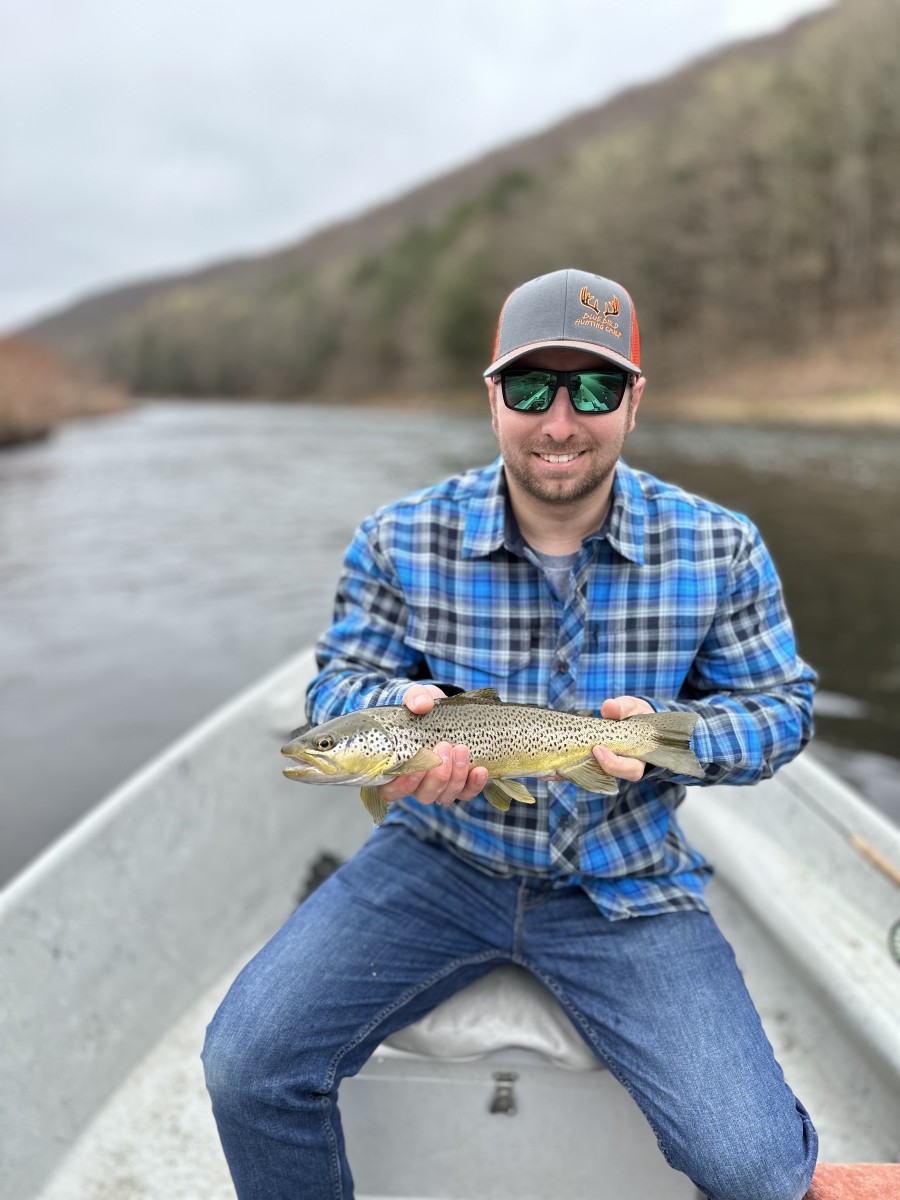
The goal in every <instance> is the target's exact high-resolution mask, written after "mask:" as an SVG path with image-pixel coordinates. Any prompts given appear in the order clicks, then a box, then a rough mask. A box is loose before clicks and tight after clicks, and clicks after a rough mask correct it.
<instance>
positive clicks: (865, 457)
mask: <svg viewBox="0 0 900 1200" xmlns="http://www.w3.org/2000/svg"><path fill="white" fill-rule="evenodd" d="M494 453H495V447H494V442H493V438H492V435H491V431H490V426H489V423H488V420H487V417H486V416H485V417H477V416H465V415H455V414H447V415H443V414H438V413H434V412H426V413H418V412H411V411H409V410H403V411H385V410H376V409H366V408H334V407H328V406H318V405H316V406H287V405H269V404H217V403H196V402H194V403H180V402H175V401H166V402H162V401H161V402H152V403H146V404H142V405H140V406H138V407H136V408H135V409H133V410H130V411H129V412H127V413H125V414H122V415H117V416H111V417H103V418H93V419H90V420H84V421H77V422H71V423H69V424H68V425H66V426H65V427H64V428H62V429H61V430H60V431H59V432H58V433H57V434H56V435H55V436H54V437H53V438H51V439H50V440H48V441H46V442H43V443H39V444H34V445H30V446H25V447H20V448H18V449H13V450H7V451H5V452H3V453H2V454H0V883H2V882H3V881H5V880H6V879H8V878H9V877H10V876H11V875H12V874H13V873H15V872H16V871H17V870H19V869H20V868H21V867H22V866H23V865H25V864H26V863H27V862H28V861H29V860H30V859H31V858H33V857H34V855H36V854H37V853H38V852H39V851H40V850H41V849H42V848H44V847H45V846H46V845H48V844H49V842H51V841H52V840H53V839H54V838H55V837H56V836H58V835H59V834H60V833H61V832H62V831H63V830H64V829H66V828H67V827H68V826H69V825H70V824H71V823H72V822H73V821H74V820H75V819H76V818H78V817H79V816H81V815H82V814H83V813H84V812H86V811H87V810H88V809H89V808H91V807H92V806H93V805H94V804H95V803H96V802H97V801H98V800H99V799H101V798H102V797H103V796H104V795H105V794H106V793H107V792H108V791H109V790H110V789H111V788H113V787H114V786H115V785H116V784H118V783H119V782H121V781H122V780H123V779H124V778H125V777H127V776H128V775H129V774H130V773H131V772H132V771H134V770H135V769H136V768H138V767H139V766H140V765H141V764H142V763H143V762H145V761H146V760H147V759H148V758H149V757H150V756H151V755H152V754H154V753H155V752H156V751H158V750H160V749H161V748H162V747H164V746H165V745H166V744H167V743H168V742H169V741H171V740H172V739H173V738H175V737H177V736H178V735H179V734H181V733H182V732H183V731H184V730H185V729H186V728H187V727H188V726H189V725H191V724H192V723H193V722H195V721H197V720H199V719H200V718H201V717H203V716H204V715H205V714H206V713H207V712H209V710H210V709H211V708H213V707H214V706H216V705H217V704H219V703H221V702H223V701H225V700H227V699H228V698H229V696H231V695H232V694H233V693H234V692H235V691H236V690H238V689H239V688H241V687H243V686H245V685H246V684H248V683H251V682H252V681H253V680H254V679H256V678H257V677H258V676H259V675H260V674H262V673H263V672H264V671H266V670H268V669H269V668H271V667H274V666H276V665H277V664H278V663H279V662H280V661H281V660H282V659H283V658H285V657H286V656H287V655H289V654H291V653H293V652H294V651H296V650H298V649H300V648H301V647H303V646H305V645H307V644H309V643H310V642H311V641H313V640H314V639H315V637H316V636H317V635H318V633H319V632H320V630H321V629H322V628H323V626H324V625H326V624H327V622H328V620H329V616H330V610H331V601H332V595H333V591H334V586H335V583H336V581H337V576H338V572H339V569H340V561H341V557H342V555H343V551H344V549H345V547H346V545H347V542H348V541H349V539H350V537H351V536H352V534H353V531H354V529H355V527H356V525H357V523H358V522H359V520H360V519H361V518H362V517H364V516H365V515H366V514H367V513H369V512H371V511H372V510H373V509H374V508H375V507H376V506H377V505H379V504H381V503H383V502H385V501H387V500H389V499H392V498H394V497H396V496H399V495H402V494H403V493H404V492H407V491H410V490H412V489H414V488H417V487H420V486H424V485H426V484H428V483H431V482H434V481H436V480H438V479H440V478H443V477H445V476H446V475H449V474H452V473H453V472H454V471H456V470H459V469H462V468H464V467H466V466H470V465H476V464H480V463H484V462H487V461H489V460H490V459H491V458H492V457H493V456H494ZM626 457H627V459H628V460H629V461H630V462H631V463H632V465H634V466H640V467H645V468H647V469H650V470H653V471H655V472H656V473H658V474H661V475H663V476H664V477H667V478H670V479H673V480H674V481H675V482H677V483H680V484H682V485H683V486H686V487H689V488H691V489H692V490H694V491H697V492H699V493H701V494H702V495H706V496H709V497H710V498H712V499H714V500H717V501H719V502H721V503H724V504H727V505H729V506H731V507H734V508H737V509H738V510H739V511H742V512H746V513H748V514H749V515H750V516H751V517H752V518H753V519H754V520H755V521H756V522H757V524H758V525H759V526H760V528H761V529H762V532H763V535H764V537H765V539H766V541H767V543H768V544H769V546H770V548H771V550H772V552H773V555H774V557H775V560H776V562H777V564H778V567H779V569H780V571H781V574H782V577H783V579H784V583H785V589H786V592H787V597H788V603H789V607H790V609H791V612H792V614H793V617H794V622H795V625H796V628H797V633H798V638H799V643H800V649H801V652H802V653H803V655H804V656H805V657H806V658H807V659H808V660H809V661H810V662H812V663H813V665H814V666H815V667H816V668H817V669H818V670H819V672H820V676H821V686H822V691H821V693H820V699H819V704H818V730H819V733H818V736H817V739H816V742H815V743H814V749H815V752H817V753H818V754H819V755H820V756H822V757H824V758H825V759H826V761H827V762H828V763H829V764H830V765H831V766H832V767H833V768H834V769H836V770H837V771H838V772H839V773H841V774H843V775H844V776H845V777H846V778H848V779H850V780H851V781H852V782H854V783H855V784H856V786H857V787H858V788H859V789H860V790H861V791H862V792H863V793H864V794H866V795H867V796H869V798H870V799H871V800H872V801H873V802H874V803H875V804H877V805H878V806H879V807H881V808H882V809H883V810H884V811H886V812H888V813H889V814H890V815H891V816H892V817H893V818H894V819H895V820H898V821H900V705H898V698H900V621H898V613H900V549H898V546H900V537H898V530H900V488H898V464H900V435H898V434H897V433H894V432H889V433H884V432H866V431H840V432H834V431H807V430H787V429H777V430H773V429H764V428H761V429H756V428H747V427H744V426H702V427H700V426H684V425H682V426H673V425H668V424H662V423H655V424H650V423H647V424H645V425H644V426H643V427H642V428H640V429H638V430H637V431H636V432H635V434H634V435H632V438H631V440H630V441H629V444H628V447H627V451H626ZM276 766H277V764H276Z"/></svg>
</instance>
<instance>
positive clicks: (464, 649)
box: [406, 610, 532, 700]
mask: <svg viewBox="0 0 900 1200" xmlns="http://www.w3.org/2000/svg"><path fill="white" fill-rule="evenodd" d="M531 638H532V630H531V628H530V626H529V625H528V624H526V623H524V622H518V621H513V622H497V623H496V624H494V623H492V622H491V621H490V619H489V618H485V617H484V615H483V614H482V619H481V620H479V621H474V620H473V621H466V620H464V619H461V618H460V616H459V614H458V613H456V612H452V611H450V610H447V611H444V612H442V613H441V614H440V616H438V617H436V618H434V619H428V620H424V619H422V618H421V617H413V619H412V620H411V622H410V625H409V628H408V630H407V634H406V641H407V642H408V644H409V645H410V646H412V647H414V648H415V649H416V650H418V651H419V653H420V654H422V656H423V657H424V659H425V662H426V664H427V668H426V669H427V673H428V678H430V679H433V680H434V681H435V682H436V683H438V684H441V683H449V684H452V685H453V686H454V687H460V688H463V689H464V690H465V691H471V690H472V689H473V688H482V687H496V688H497V690H498V691H499V692H500V695H501V697H502V698H503V699H504V700H506V699H509V697H508V696H507V695H506V692H507V690H508V686H504V685H508V684H509V681H510V677H511V676H514V675H517V674H519V673H520V672H522V671H525V669H526V668H527V667H528V666H529V664H530V663H531V661H532V649H531Z"/></svg>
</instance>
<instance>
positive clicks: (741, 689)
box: [308, 459, 815, 919]
mask: <svg viewBox="0 0 900 1200" xmlns="http://www.w3.org/2000/svg"><path fill="white" fill-rule="evenodd" d="M317 661H318V665H319V668H320V671H319V674H318V675H317V676H316V678H315V679H314V680H313V682H312V683H311V685H310V688H309V693H308V710H309V718H310V720H311V721H312V722H313V723H315V724H318V723H320V722H322V721H325V720H328V719H329V718H331V717H336V716H339V715H341V714H343V713H347V712H351V711H352V710H354V709H357V708H363V707H368V706H371V705H375V704H398V703H400V700H401V697H402V696H403V693H404V691H405V690H406V688H407V687H408V686H409V684H410V682H411V681H413V680H417V681H423V682H431V683H436V684H437V685H438V686H448V685H449V686H451V687H454V688H461V689H470V688H480V687H487V686H492V687H496V688H497V690H498V691H499V693H500V696H501V698H502V699H504V700H508V701H515V702H519V703H531V704H543V705H548V706H550V707H552V708H558V709H563V710H568V711H576V710H580V711H590V712H592V713H595V714H597V715H599V708H600V705H601V704H602V702H603V701H604V700H605V699H607V698H608V697H611V696H620V695H634V696H642V697H644V698H646V699H647V700H648V701H649V702H650V703H651V704H652V706H653V707H654V708H655V709H658V710H664V709H688V710H691V711H694V712H697V713H698V714H699V716H700V720H699V721H698V722H697V725H696V728H695V730H694V734H693V738H692V742H691V744H692V746H693V748H694V750H695V752H696V754H697V756H698V758H699V759H700V761H701V763H702V764H704V767H705V769H706V778H705V780H703V781H699V782H701V783H733V784H751V783H755V782H756V781H758V780H760V779H763V778H765V777H767V776H769V775H771V774H772V773H773V772H774V771H775V770H777V768H778V767H779V766H781V765H782V764H784V763H786V762H788V761H789V760H790V759H791V758H793V757H794V756H795V755H796V754H797V752H798V751H799V750H800V749H801V748H802V746H803V745H805V743H806V742H807V741H808V739H809V737H810V735H811V732H812V694H813V686H814V682H815V675H814V673H813V672H812V671H811V670H810V668H809V667H807V666H806V664H805V663H804V662H803V661H802V660H801V659H799V658H798V656H797V653H796V649H795V644H794V636H793V632H792V628H791V623H790V620H789V618H788V615H787V612H786V610H785V607H784V602H783V599H782V591H781V584H780V582H779V579H778V576H777V574H776V572H775V568H774V566H773V564H772V560H771V558H770V557H769V554H768V552H767V551H766V548H765V546H764V545H763V543H762V541H761V539H760V536H759V534H758V532H757V530H756V529H755V528H754V526H753V525H752V524H751V522H750V521H749V520H748V519H747V518H746V517H743V516H739V515H737V514H735V513H732V512H729V511H728V510H726V509H723V508H721V507H719V506H718V505H716V504H713V503H711V502H709V501H707V500H703V499H701V498H699V497H697V496H693V495H690V494H689V493H687V492H684V491H682V490H681V489H679V488H676V487H674V486H672V485H670V484H666V483H663V482H661V481H660V480H658V479H656V478H655V477H653V476H652V475H648V474H645V473H643V472H639V471H635V470H633V469H631V468H630V467H628V466H626V465H625V464H624V463H623V462H620V463H619V464H618V465H617V468H616V474H615V479H614V486H613V494H612V501H611V505H610V510H609V514H608V517H607V520H606V522H605V523H604V525H603V527H602V528H601V529H600V530H598V531H597V532H596V533H594V534H592V535H591V536H589V537H588V538H586V539H585V541H584V542H583V543H582V546H581V549H580V551H579V553H578V556H577V559H576V561H575V564H574V566H573V568H572V574H571V581H570V590H569V595H568V598H567V599H566V600H565V601H562V600H561V599H560V598H559V596H558V595H557V594H556V592H555V590H554V588H553V586H552V584H551V582H550V581H549V579H548V577H547V576H546V574H545V573H544V572H543V570H542V569H541V568H540V566H539V564H538V560H537V559H536V557H535V556H534V554H533V552H532V551H531V550H530V548H529V547H528V546H527V545H526V544H525V543H524V542H523V540H522V538H521V535H520V534H519V532H518V528H517V526H516V523H515V519H514V517H513V515H512V511H511V509H510V507H509V503H508V499H507V493H506V483H505V476H504V473H503V470H502V463H501V461H500V460H499V459H498V460H497V461H496V462H494V463H493V464H492V465H490V466H488V467H484V468H481V469H478V470H472V471H468V472H466V473H465V474H462V475H459V476H456V477H455V478H453V479H449V480H447V481H446V482H444V483H442V484H440V485H438V486H436V487H433V488H429V489H428V490H426V491H422V492H418V493H416V494H414V495H412V496H409V497H407V498H406V499H403V500H400V501H398V502H396V503H393V504H390V505H388V506H386V507H385V508H383V509H381V510H379V511H378V512H377V513H376V514H375V515H374V516H372V517H370V518H369V519H368V520H366V521H365V522H364V523H363V525H362V526H361V527H360V529H359V530H358V532H357V534H356V537H355V538H354V540H353V542H352V544H351V546H350V548H349V550H348V552H347V556H346V559H345V563H344V570H343V574H342V577H341V581H340V584H339V588H338V594H337V600H336V608H335V615H334V623H333V625H332V626H331V628H330V629H329V630H328V632H327V633H325V634H324V636H323V637H322V638H321V639H320V641H319V643H318V646H317ZM697 782H698V781H697V780H694V779H688V778H686V777H680V776H675V775H673V774H672V773H670V772H668V771H665V770H663V769H661V768H658V767H648V768H647V770H646V772H645V774H644V777H643V778H642V779H641V780H640V781H639V782H637V783H626V782H624V781H622V782H620V784H619V791H618V794H617V795H615V796H606V795H594V794H592V793H589V792H586V791H584V790H583V789H581V788H579V787H576V786H575V785H574V784H571V783H568V782H564V781H545V782H541V781H538V782H535V781H533V780H531V781H529V785H528V786H529V790H530V791H531V792H532V794H533V795H535V797H536V799H537V803H536V804H535V805H534V806H525V805H519V804H513V806H512V807H511V808H510V810H509V811H508V812H506V813H502V812H499V811H498V810H497V809H495V808H493V807H492V806H491V805H490V804H488V803H487V801H486V800H485V798H484V796H483V795H479V796H478V797H476V798H475V800H473V801H471V802H469V803H457V804H453V805H450V806H448V807H440V808H439V807H436V806H426V805H421V804H417V803H416V802H415V800H413V799H412V798H407V799H405V800H402V801H400V802H398V803H395V804H392V805H391V808H390V811H389V814H388V817H387V819H386V820H387V821H388V822H394V821H400V822H402V823H403V824H404V825H406V826H408V827H409V828H410V829H411V830H412V831H413V832H414V833H416V834H417V835H418V836H420V837H423V838H426V839H437V840H439V841H441V842H443V843H445V844H446V845H447V846H448V847H449V848H450V849H452V850H453V851H454V852H456V853H457V854H459V855H461V856H462V857H464V858H465V859H467V860H468V861H470V862H471V863H472V864H474V865H475V866H477V867H479V868H481V869H482V870H487V871H491V872H495V873H501V874H509V875H517V876H539V877H542V878H544V879H550V880H552V881H553V883H554V885H556V886H560V887H563V886H580V887H583V888H584V889H585V891H586V892H587V893H588V895H590V897H591V898H592V899H593V900H594V902H595V903H596V904H597V906H598V908H599V909H600V910H601V912H603V913H604V914H605V915H606V916H607V917H609V918H611V919H618V918H622V917H629V916H638V915H648V914H652V913H662V912H670V911H673V910H676V909H683V908H699V909H705V907H706V905H705V901H704V885H705V882H706V879H707V878H708V876H709V874H710V868H709V866H708V864H707V863H706V862H705V861H704V859H703V857H702V855H700V854H699V853H698V852H697V851H696V850H694V849H693V848H692V847H690V846H689V845H688V843H687V841H686V840H685V838H684V835H683V834H682V831H681V829H680V827H679V824H678V821H677V819H676V812H675V810H676V808H677V806H678V804H679V803H680V802H681V800H682V799H683V798H684V795H685V786H684V785H685V784H686V783H697Z"/></svg>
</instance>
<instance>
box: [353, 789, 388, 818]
mask: <svg viewBox="0 0 900 1200" xmlns="http://www.w3.org/2000/svg"><path fill="white" fill-rule="evenodd" d="M359 795H360V799H361V800H362V802H363V804H364V805H365V806H366V809H367V810H368V813H369V816H370V817H371V818H372V820H373V821H374V822H375V824H376V825H380V824H381V822H382V821H383V820H384V818H385V817H386V816H387V810H388V801H387V800H385V799H384V797H383V796H382V794H381V789H380V788H377V787H364V788H360V790H359Z"/></svg>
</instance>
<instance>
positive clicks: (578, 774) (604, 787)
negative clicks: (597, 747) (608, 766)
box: [557, 755, 619, 796]
mask: <svg viewBox="0 0 900 1200" xmlns="http://www.w3.org/2000/svg"><path fill="white" fill-rule="evenodd" d="M557 774H559V775H562V777H563V779H568V780H570V781H571V782H572V783H575V784H577V785H578V786H579V787H582V788H584V790H585V791H586V792H603V793H604V794H605V795H607V796H614V795H615V794H616V793H617V792H618V790H619V785H618V783H617V782H616V780H615V779H614V778H613V777H612V775H610V774H609V772H608V771H604V770H603V768H602V767H601V766H600V764H599V763H598V762H597V760H596V758H594V756H593V755H591V757H590V758H588V759H586V760H585V761H584V762H581V763H577V764H576V765H575V766H574V767H566V769H565V770H564V771H558V772H557Z"/></svg>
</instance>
